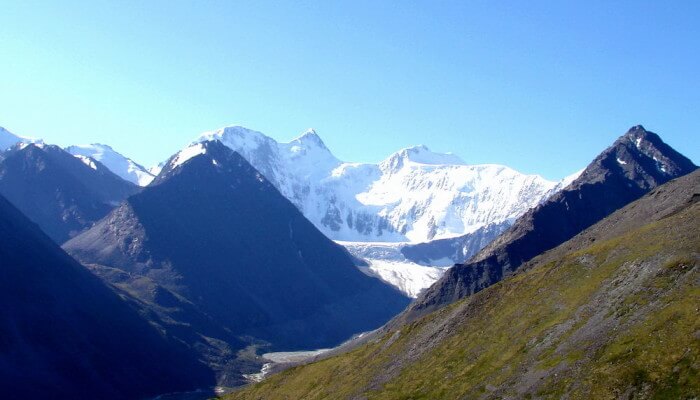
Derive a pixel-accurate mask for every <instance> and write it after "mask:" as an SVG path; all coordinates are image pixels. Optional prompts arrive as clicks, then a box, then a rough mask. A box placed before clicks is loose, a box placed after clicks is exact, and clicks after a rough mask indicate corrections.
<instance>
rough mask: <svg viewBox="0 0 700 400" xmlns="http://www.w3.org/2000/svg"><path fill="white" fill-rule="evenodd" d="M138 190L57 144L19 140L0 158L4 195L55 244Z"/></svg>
mask: <svg viewBox="0 0 700 400" xmlns="http://www.w3.org/2000/svg"><path fill="white" fill-rule="evenodd" d="M138 190H139V188H138V187H137V186H136V185H133V184H131V183H129V182H126V181H124V180H123V179H121V178H119V177H118V176H116V175H114V174H113V173H112V172H110V171H109V170H108V169H107V168H106V167H105V166H103V165H102V164H101V163H99V162H93V163H92V164H91V165H86V164H84V163H83V162H81V161H80V160H78V159H77V158H75V157H73V156H72V155H70V154H69V153H67V152H65V151H64V150H62V149H61V148H60V147H58V146H51V145H44V144H20V145H17V146H14V147H12V148H11V149H9V150H7V151H6V152H5V157H4V159H3V160H2V161H0V194H2V195H3V196H5V197H6V198H7V199H8V200H9V201H10V202H12V203H13V204H14V205H15V206H16V207H17V208H19V209H20V211H22V212H23V213H24V214H25V215H26V216H28V217H29V218H30V219H31V220H32V221H34V222H36V223H37V224H38V225H39V226H40V227H41V229H42V230H43V231H44V232H46V234H48V235H49V236H50V237H51V238H52V239H53V240H54V241H56V243H63V242H64V241H66V240H67V239H69V238H70V237H72V236H74V235H75V234H77V233H78V232H81V231H82V230H84V229H86V228H88V227H90V226H91V225H92V224H93V223H94V222H95V221H97V220H99V219H100V218H102V217H104V216H105V215H107V213H108V212H109V211H111V210H112V208H114V206H115V205H117V204H119V202H121V201H122V200H124V199H125V198H126V197H128V196H129V195H131V194H134V193H136V192H137V191H138Z"/></svg>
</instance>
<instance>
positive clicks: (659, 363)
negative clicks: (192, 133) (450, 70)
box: [0, 126, 700, 398]
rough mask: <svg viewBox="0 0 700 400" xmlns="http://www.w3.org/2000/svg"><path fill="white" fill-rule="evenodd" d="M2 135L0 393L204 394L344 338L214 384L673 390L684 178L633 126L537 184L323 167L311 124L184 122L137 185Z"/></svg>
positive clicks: (98, 158) (418, 151)
mask: <svg viewBox="0 0 700 400" xmlns="http://www.w3.org/2000/svg"><path fill="white" fill-rule="evenodd" d="M0 138H2V139H6V140H5V142H6V143H7V146H8V147H7V149H5V150H4V151H2V152H0V256H1V257H0V259H1V260H2V261H3V262H2V264H1V265H0V273H2V274H3V277H4V279H3V281H2V283H4V285H3V288H2V296H4V297H3V299H2V300H3V302H4V304H6V306H5V307H3V308H2V310H3V311H2V312H1V313H0V330H2V332H1V333H2V337H3V338H7V339H6V340H4V341H2V343H0V347H1V346H4V348H3V351H2V352H0V373H3V374H0V375H2V378H0V379H4V380H3V381H2V384H3V387H8V388H10V389H8V390H6V391H4V392H3V394H4V395H10V397H16V396H15V394H17V395H22V394H23V393H24V394H26V395H27V396H29V397H33V396H34V395H35V394H42V393H49V392H54V393H55V394H56V395H58V396H59V397H86V396H88V395H91V396H95V397H100V398H142V397H148V396H153V395H156V394H162V393H166V392H171V391H186V390H192V389H195V388H199V389H202V390H204V392H200V393H203V394H204V393H210V392H209V391H208V390H209V389H210V388H211V387H212V386H213V385H214V384H218V385H227V386H238V385H241V384H243V383H245V382H246V381H247V380H248V379H251V377H264V376H265V373H266V371H268V372H269V371H270V368H269V366H270V365H271V364H270V363H269V362H268V359H267V358H265V357H264V356H262V355H261V354H262V353H264V352H270V351H273V352H275V351H289V350H313V349H318V348H327V347H333V346H336V345H338V344H340V343H341V342H343V341H345V340H347V339H351V340H350V341H348V342H345V343H344V344H343V345H342V346H340V347H338V348H336V349H334V350H332V351H329V352H327V353H324V355H323V356H320V358H321V361H320V362H318V363H315V364H311V365H309V366H305V367H298V368H295V369H292V370H290V371H287V372H283V373H281V374H279V375H276V376H274V377H272V378H270V379H269V380H268V381H265V382H263V383H262V384H261V385H258V386H254V387H251V388H249V389H247V390H244V391H241V392H236V393H235V394H234V395H233V396H234V397H241V398H289V397H292V398H337V397H342V398H357V397H359V398H365V397H370V398H375V397H376V398H395V397H405V398H413V397H416V396H418V397H420V396H423V397H425V398H440V397H464V396H467V397H484V398H499V397H514V398H520V397H533V396H534V397H548V396H549V397H558V396H561V395H566V396H573V397H577V396H578V397H581V396H584V397H590V396H594V397H600V396H602V397H606V396H609V395H610V393H613V394H614V393H616V392H614V390H622V391H623V392H621V393H633V394H635V396H641V397H648V396H647V395H649V393H652V394H654V395H656V394H657V393H661V395H664V393H666V394H665V395H668V393H671V394H673V393H676V394H678V393H680V394H681V395H688V396H689V395H691V394H692V393H695V392H693V390H695V389H693V386H692V385H689V384H688V383H687V382H689V381H690V380H692V377H693V376H696V375H697V374H696V375H693V371H694V368H695V367H693V365H694V364H693V363H694V362H696V361H693V360H696V356H697V354H698V350H697V348H695V347H693V342H692V340H690V341H689V339H688V338H692V337H693V335H694V332H695V331H697V329H699V328H700V327H695V326H694V325H693V323H692V319H691V318H689V316H688V315H689V314H692V312H693V310H697V304H700V303H699V302H698V299H697V296H696V293H695V292H694V288H695V287H697V254H696V253H697V252H693V251H694V250H693V249H697V246H698V244H697V243H696V242H697V240H695V239H696V238H697V237H698V235H697V232H695V231H696V230H697V226H698V225H697V216H698V209H697V199H698V198H700V193H699V189H698V187H699V186H700V185H699V184H698V179H700V177H699V176H698V172H697V171H696V168H697V167H696V166H695V165H694V164H693V163H692V162H691V161H690V160H688V159H687V158H685V157H684V156H682V155H681V154H680V153H678V152H676V151H675V150H674V149H672V148H670V147H669V146H668V145H666V144H665V143H664V142H663V141H662V140H661V139H660V138H659V137H658V136H657V135H656V134H654V133H652V132H649V131H646V130H645V129H644V128H643V127H641V126H635V127H633V128H632V129H630V130H629V132H627V133H626V134H624V135H623V136H621V137H620V138H619V139H617V140H616V141H615V142H614V143H613V144H612V146H611V147H609V148H608V149H606V150H604V151H603V152H602V153H601V154H600V155H598V156H597V157H596V158H595V159H594V160H593V162H592V163H591V164H590V165H589V166H588V167H586V168H585V169H584V170H583V171H582V172H580V173H576V174H573V175H572V176H571V177H569V178H567V179H565V180H563V181H561V182H558V183H557V182H548V181H545V180H544V179H542V178H540V177H538V176H526V175H522V174H519V173H517V172H515V171H513V170H511V169H509V168H507V167H504V166H498V165H480V166H470V165H466V164H465V163H464V162H462V161H461V160H459V159H458V158H457V157H456V156H454V155H451V154H437V153H432V152H430V151H429V150H428V149H427V148H425V147H424V146H418V147H414V148H409V149H404V150H402V151H399V152H397V153H396V154H394V155H392V156H391V157H389V158H388V159H387V160H385V161H383V162H382V163H379V164H377V165H372V164H352V163H344V162H341V161H339V160H337V159H336V158H335V157H334V156H333V155H332V154H331V153H330V151H329V150H328V149H327V148H326V146H325V145H324V144H323V142H322V141H321V139H320V138H319V137H318V135H316V133H315V132H313V131H309V132H306V133H305V134H304V135H302V136H301V137H299V138H297V139H295V140H293V141H292V142H290V143H278V142H276V141H274V140H272V139H271V138H269V137H267V136H264V135H262V134H260V133H258V132H254V131H250V130H247V129H244V128H240V127H229V128H224V129H221V130H218V131H212V132H209V133H205V134H203V135H202V136H201V137H199V138H198V139H197V140H195V141H194V142H193V143H192V144H190V145H188V146H187V147H185V148H184V149H183V150H181V151H179V152H177V153H176V154H174V155H173V156H172V157H170V158H169V159H168V160H167V161H166V162H164V163H162V164H161V165H160V166H159V168H158V169H157V170H152V171H154V172H156V173H157V176H155V178H153V179H152V180H150V176H151V175H148V171H146V170H145V168H143V167H141V166H139V165H138V164H136V163H134V162H133V161H131V160H130V159H128V158H127V157H124V156H122V155H119V154H118V153H116V152H115V151H114V150H113V149H111V148H110V147H108V146H105V145H89V146H73V147H69V148H67V149H61V148H60V147H58V146H53V145H47V144H44V143H43V142H41V141H36V140H33V139H32V140H30V139H26V138H21V137H18V136H13V135H11V134H9V132H7V131H4V130H3V131H2V132H0ZM103 162H104V163H103ZM2 196H7V199H8V200H9V201H6V200H4V197H2ZM10 203H13V204H14V206H13V205H11V204H10ZM630 203H631V204H630ZM22 213H24V214H26V217H25V216H23V215H22ZM27 217H29V218H30V219H31V220H32V221H33V222H30V221H29V219H27ZM336 217H337V218H336ZM426 218H427V219H426ZM358 223H359V225H358ZM41 230H44V231H45V232H46V233H47V234H48V235H49V236H50V238H49V236H46V235H45V234H44V233H42V232H41ZM334 235H335V236H334ZM334 240H335V241H334ZM64 242H65V243H64ZM56 243H59V244H60V243H63V250H62V249H60V248H59V247H58V246H57V244H56ZM64 250H65V251H66V252H68V253H69V254H70V255H68V254H66V253H65V252H64ZM71 256H72V257H74V258H71ZM76 260H77V261H76ZM455 260H459V261H461V263H459V264H457V265H454V266H452V267H450V265H451V264H452V263H453V262H454V261H455ZM78 261H79V262H80V263H79V262H78ZM81 263H82V264H81ZM368 275H369V276H368ZM377 278H380V279H377ZM436 280H437V282H436V283H435V284H432V283H433V282H435V281H436ZM382 281H383V282H382ZM387 283H390V284H391V285H393V286H395V287H398V288H400V290H401V292H403V294H402V293H401V292H399V291H398V290H396V289H394V288H392V287H391V285H387ZM431 284H432V286H431ZM428 286H429V288H428V289H427V290H423V289H424V288H426V287H428ZM611 294H612V295H611ZM407 295H408V296H410V297H417V300H416V301H414V302H412V303H411V304H410V305H409V298H408V297H407ZM407 306H408V307H407ZM406 307H407V308H406ZM669 307H671V308H669ZM693 307H695V308H693ZM669 310H670V311H669ZM686 314H688V315H686ZM640 321H651V322H650V323H647V322H640ZM686 321H691V322H688V323H686ZM650 326H651V327H652V328H650ZM654 327H658V328H654ZM649 329H651V330H649ZM366 331H371V332H366ZM363 332H364V333H363ZM620 332H632V333H631V334H630V335H631V336H630V335H627V336H625V335H623V334H622V333H620ZM657 332H661V333H659V335H661V336H660V337H663V338H666V337H669V338H673V340H674V342H673V344H672V345H671V346H670V347H668V349H669V351H668V352H667V353H659V349H661V346H659V343H657V342H655V341H653V340H651V341H650V340H647V339H645V338H647V337H653V336H654V335H655V334H656V333H657ZM115 337H119V338H120V340H114V338H115ZM635 342H638V343H644V345H641V344H640V346H639V347H635V346H634V345H632V346H630V345H629V343H635ZM581 348H582V349H585V351H582V352H581V351H579V349H581ZM635 349H637V350H639V351H635ZM312 354H319V353H318V352H315V353H312ZM647 354H653V356H650V357H647V356H646V355H647ZM120 356H121V357H120ZM694 357H695V358H694ZM283 358H284V357H283ZM117 359H118V360H117ZM289 359H293V358H289ZM115 360H116V361H115ZM611 360H612V361H611ZM159 362H162V364H161V363H159ZM287 366H289V365H275V366H273V368H274V369H275V370H277V369H280V368H285V367H287ZM108 367H109V368H112V370H111V371H108V370H107V368H108ZM261 368H262V372H261V373H258V374H256V372H257V371H259V370H260V369H261ZM35 371H36V372H35ZM543 371H544V372H543ZM669 371H671V372H669ZM35 377H39V379H40V381H41V383H40V384H37V385H34V386H33V387H29V386H30V381H31V379H33V378H35ZM606 377H607V378H606ZM255 379H258V378H255ZM606 379H608V380H606ZM483 382H491V384H489V385H484V384H483ZM572 382H573V383H572ZM599 382H600V383H599ZM688 388H690V389H688ZM610 390H612V392H611V391H610Z"/></svg>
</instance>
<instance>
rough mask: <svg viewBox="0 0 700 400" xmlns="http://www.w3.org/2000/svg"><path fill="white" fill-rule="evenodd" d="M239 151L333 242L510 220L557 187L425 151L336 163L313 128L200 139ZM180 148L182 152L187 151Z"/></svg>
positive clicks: (398, 238) (456, 232)
mask: <svg viewBox="0 0 700 400" xmlns="http://www.w3.org/2000/svg"><path fill="white" fill-rule="evenodd" d="M208 140H220V141H221V142H222V143H224V144H225V145H226V146H228V147H229V148H231V149H233V150H235V151H237V152H239V153H240V154H241V155H242V156H243V157H244V158H246V159H247V160H248V161H249V162H250V163H251V164H252V165H253V166H255V168H256V169H258V170H259V171H260V172H261V173H263V175H265V177H266V178H267V179H268V180H270V181H271V182H272V184H273V185H275V186H276V187H277V188H278V189H279V190H280V192H282V193H283V194H284V195H285V196H286V197H287V198H289V199H290V200H291V201H292V202H293V203H294V204H295V205H296V206H297V207H298V208H299V209H300V210H301V211H302V212H303V213H304V215H305V216H306V217H307V218H309V219H310V220H311V221H312V222H313V223H314V224H315V225H316V226H317V227H318V228H319V229H321V231H323V232H324V233H325V234H326V235H327V236H328V237H330V238H332V239H334V240H343V241H354V242H425V241H429V240H433V239H440V238H449V237H455V236H460V235H464V234H466V233H469V232H472V231H475V230H476V229H479V228H480V227H483V226H485V225H488V224H492V223H501V222H504V221H513V220H515V219H516V218H517V217H518V216H520V215H521V214H523V213H524V212H525V211H526V210H528V209H529V208H531V207H533V206H535V205H537V204H539V203H540V202H541V201H542V200H543V199H545V198H547V197H548V196H549V195H550V194H551V193H552V192H553V191H554V190H555V189H556V188H557V182H551V181H548V180H545V179H544V178H542V177H540V176H537V175H524V174H521V173H519V172H517V171H515V170H513V169H511V168H508V167H506V166H502V165H495V164H488V165H468V164H466V163H465V162H464V161H462V160H461V159H459V157H457V156H455V155H452V154H440V153H434V152H431V151H430V150H429V149H428V148H427V147H425V146H416V147H411V148H407V149H403V150H400V151H398V152H396V153H394V154H392V155H391V156H389V157H388V158H387V159H386V160H384V161H382V162H380V163H379V164H359V163H348V162H343V161H340V160H338V159H337V158H336V157H335V156H334V155H333V154H332V153H331V152H330V150H329V149H328V148H327V147H326V146H325V144H324V143H323V141H322V140H321V138H320V137H319V136H318V135H317V134H316V132H315V131H313V130H309V131H307V132H305V133H304V134H303V135H301V136H299V137H298V138H296V139H294V140H292V141H291V142H289V143H278V142H277V141H275V140H274V139H272V138H270V137H268V136H265V135H263V134H262V133H260V132H256V131H253V130H249V129H246V128H243V127H240V126H231V127H226V128H222V129H219V130H216V131H212V132H206V133H204V134H202V135H201V136H200V137H199V138H198V139H197V140H196V141H195V142H194V143H193V145H192V146H194V145H196V143H199V142H202V141H208ZM191 151H192V149H189V148H187V149H185V150H183V152H184V153H185V154H186V153H187V152H191Z"/></svg>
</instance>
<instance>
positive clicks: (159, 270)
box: [64, 141, 408, 349]
mask: <svg viewBox="0 0 700 400" xmlns="http://www.w3.org/2000/svg"><path fill="white" fill-rule="evenodd" d="M64 248H65V249H66V250H67V251H68V252H69V253H70V254H72V255H74V256H75V257H76V258H77V259H79V260H80V261H82V262H84V263H86V264H97V265H102V266H106V267H111V268H117V269H119V270H121V271H125V272H127V273H129V274H135V275H139V276H144V277H146V278H148V279H150V280H151V281H153V282H154V283H156V284H158V285H160V286H162V287H163V288H165V289H167V290H168V291H170V292H171V293H174V294H175V295H176V296H177V297H178V298H180V299H184V300H186V301H187V302H189V303H190V304H192V305H193V306H194V307H195V308H196V309H197V310H199V311H201V312H203V313H204V314H206V315H208V316H210V317H211V318H212V319H213V320H214V321H217V322H218V323H219V324H220V325H222V326H224V327H226V328H227V329H229V330H230V331H231V332H232V333H234V334H236V335H238V336H252V337H254V338H257V339H261V340H265V341H267V342H270V343H271V346H272V347H271V348H272V349H274V348H283V349H313V348H319V347H327V346H332V345H336V344H338V343H340V342H341V341H343V340H345V339H347V338H349V337H350V336H351V335H353V334H355V333H358V332H362V331H366V330H371V329H375V328H377V327H379V326H381V325H382V324H383V323H385V322H386V321H387V320H388V319H389V318H391V317H393V316H394V315H396V314H397V313H398V312H400V311H401V310H402V309H403V308H404V307H405V306H406V305H407V303H408V299H407V298H406V297H404V296H403V295H401V294H400V293H399V292H398V291H396V290H394V289H392V288H390V287H388V286H386V285H384V284H383V283H381V282H380V281H379V280H377V279H374V278H370V277H367V276H366V275H364V274H362V273H361V272H360V271H358V269H357V268H356V267H355V265H354V264H353V260H352V259H351V257H350V255H349V254H348V253H347V251H346V250H345V249H344V248H342V247H341V246H339V245H337V244H335V243H334V242H332V241H331V240H329V239H328V238H326V237H325V236H324V235H323V234H322V233H321V232H320V231H319V230H318V229H316V228H315V227H314V225H313V224H312V223H310V222H309V221H308V220H307V219H306V218H304V216H303V215H302V214H301V213H300V212H299V210H298V209H297V208H296V207H295V206H294V205H293V204H292V203H291V202H289V201H288V200H287V199H286V198H285V197H284V196H282V195H281V194H280V193H279V192H278V191H277V189H275V187H274V186H273V185H272V184H271V183H270V182H269V181H268V180H267V179H266V178H265V177H264V176H263V175H262V174H261V173H260V172H258V171H257V170H256V169H255V168H253V167H252V166H251V165H250V164H249V163H248V162H247V161H246V160H245V159H244V158H243V157H241V156H240V155H239V154H238V153H235V152H233V151H232V150H230V149H229V148H227V147H226V146H224V145H223V144H221V143H220V142H218V141H209V142H202V143H197V144H194V145H193V146H191V147H189V148H187V149H185V150H183V151H181V152H179V153H178V154H176V155H174V156H173V157H171V158H170V160H169V161H168V162H167V163H166V165H165V167H164V168H163V170H162V171H161V173H160V174H159V175H158V176H157V177H156V179H155V180H154V181H153V182H152V183H151V184H150V185H149V186H148V187H146V188H145V189H144V190H143V191H142V192H140V193H138V194H136V195H133V196H131V197H129V198H128V199H127V200H126V201H125V202H124V203H123V204H122V205H121V206H119V207H118V208H117V209H115V210H114V211H113V212H111V213H110V214H109V215H108V216H106V217H105V218H104V219H102V220H101V221H99V222H98V223H97V224H95V226H94V227H92V228H91V229H89V230H88V231H86V232H84V233H82V234H81V235H79V236H77V237H75V238H73V239H71V240H70V241H68V242H67V243H66V244H65V245H64Z"/></svg>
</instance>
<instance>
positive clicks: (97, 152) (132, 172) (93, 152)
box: [65, 143, 154, 186]
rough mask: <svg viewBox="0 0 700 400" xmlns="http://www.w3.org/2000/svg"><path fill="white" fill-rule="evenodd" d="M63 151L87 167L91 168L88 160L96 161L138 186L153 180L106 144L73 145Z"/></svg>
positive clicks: (149, 175)
mask: <svg viewBox="0 0 700 400" xmlns="http://www.w3.org/2000/svg"><path fill="white" fill-rule="evenodd" d="M65 150H66V151H67V152H69V153H71V154H72V155H74V156H76V157H77V158H78V159H80V160H81V161H83V162H84V163H85V164H86V165H88V166H91V161H90V160H97V161H99V162H100V163H102V164H103V165H104V166H105V167H107V168H108V169H109V170H110V171H112V172H113V173H114V174H116V175H117V176H119V177H120V178H122V179H124V180H126V181H128V182H131V183H133V184H136V185H139V186H146V185H148V184H149V183H151V181H152V180H153V178H154V175H153V174H152V173H150V172H149V171H148V170H146V168H144V167H143V166H142V165H140V164H138V163H137V162H135V161H134V160H132V159H130V158H127V157H125V156H123V155H122V154H120V153H118V152H117V151H115V150H114V149H113V148H112V147H110V146H108V145H106V144H99V143H93V144H85V145H74V146H69V147H66V149H65ZM93 164H94V163H93Z"/></svg>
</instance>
